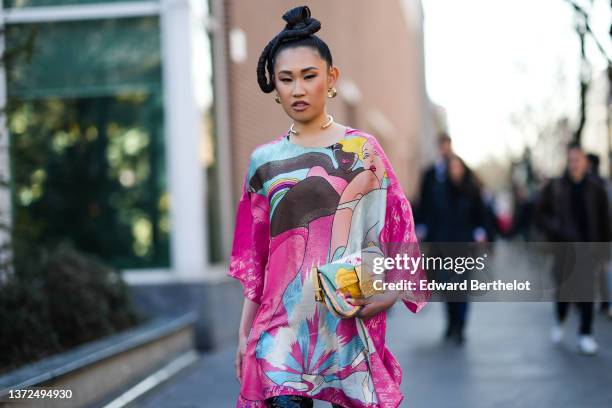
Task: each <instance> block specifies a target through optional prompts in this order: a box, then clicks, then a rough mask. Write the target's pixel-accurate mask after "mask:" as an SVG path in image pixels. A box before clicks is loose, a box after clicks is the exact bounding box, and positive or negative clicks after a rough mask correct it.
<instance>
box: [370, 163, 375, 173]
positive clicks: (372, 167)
mask: <svg viewBox="0 0 612 408" xmlns="http://www.w3.org/2000/svg"><path fill="white" fill-rule="evenodd" d="M370 170H372V171H373V172H374V173H376V166H374V165H372V166H370Z"/></svg>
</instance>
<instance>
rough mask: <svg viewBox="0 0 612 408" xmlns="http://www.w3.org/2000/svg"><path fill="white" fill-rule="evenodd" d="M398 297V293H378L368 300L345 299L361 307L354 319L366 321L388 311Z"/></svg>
mask: <svg viewBox="0 0 612 408" xmlns="http://www.w3.org/2000/svg"><path fill="white" fill-rule="evenodd" d="M398 296H399V293H398V292H392V291H390V292H386V293H379V294H376V295H373V296H370V297H369V298H364V299H353V298H350V297H347V298H346V301H347V302H348V303H350V304H352V305H355V306H363V307H362V308H361V310H359V312H358V313H357V315H356V317H359V318H361V319H368V318H370V317H372V316H374V315H376V314H378V313H380V312H384V311H385V310H387V309H389V308H390V307H391V306H393V304H394V303H395V301H396V300H397V298H398Z"/></svg>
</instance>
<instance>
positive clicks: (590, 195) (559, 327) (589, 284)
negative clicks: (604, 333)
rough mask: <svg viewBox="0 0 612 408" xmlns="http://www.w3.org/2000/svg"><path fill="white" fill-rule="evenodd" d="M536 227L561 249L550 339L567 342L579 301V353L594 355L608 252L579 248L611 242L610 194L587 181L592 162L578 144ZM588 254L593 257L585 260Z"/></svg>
mask: <svg viewBox="0 0 612 408" xmlns="http://www.w3.org/2000/svg"><path fill="white" fill-rule="evenodd" d="M537 224H538V226H539V227H540V228H541V229H542V230H543V232H544V233H545V234H546V237H547V239H548V240H549V241H551V242H555V243H559V244H555V250H554V260H553V266H552V267H553V270H552V274H553V278H554V281H555V284H556V289H557V290H556V303H555V311H556V323H555V325H554V326H553V328H552V331H551V339H552V341H553V342H554V343H560V342H561V341H562V339H563V334H564V326H563V324H564V322H565V320H566V317H567V314H568V309H569V305H570V301H572V300H579V301H577V302H575V304H576V306H577V307H578V309H579V311H580V328H579V340H578V349H579V351H580V352H582V353H584V354H595V353H597V351H598V344H597V342H596V341H595V339H594V338H593V307H594V304H593V297H594V290H595V289H594V286H595V285H594V281H595V271H596V270H597V268H598V266H600V265H601V262H604V259H605V256H606V255H607V248H606V251H598V249H599V248H600V247H601V245H596V244H593V245H591V246H585V245H580V243H585V242H608V241H610V218H609V213H608V198H607V195H606V192H605V190H604V188H603V187H602V185H601V183H600V182H598V181H597V180H595V179H594V178H593V177H590V176H589V175H588V162H587V157H586V154H585V152H584V151H583V149H582V148H581V147H580V145H579V144H577V143H570V144H569V145H568V149H567V168H566V170H565V172H564V174H563V175H562V176H561V177H559V178H555V179H553V180H551V181H550V182H549V183H548V184H547V185H546V186H545V187H544V189H543V191H542V194H541V195H540V199H539V202H538V205H537ZM576 243H579V244H578V245H576ZM586 251H592V252H593V253H590V252H589V254H585V252H586ZM574 255H577V258H573V256H574Z"/></svg>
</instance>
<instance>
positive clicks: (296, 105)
mask: <svg viewBox="0 0 612 408" xmlns="http://www.w3.org/2000/svg"><path fill="white" fill-rule="evenodd" d="M309 106H310V105H309V104H307V103H306V102H295V103H293V104H292V105H291V107H292V108H293V110H296V111H303V110H306V109H308V107H309Z"/></svg>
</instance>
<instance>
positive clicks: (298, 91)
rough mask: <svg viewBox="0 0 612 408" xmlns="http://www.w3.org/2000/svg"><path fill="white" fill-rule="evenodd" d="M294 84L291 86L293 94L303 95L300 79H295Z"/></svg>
mask: <svg viewBox="0 0 612 408" xmlns="http://www.w3.org/2000/svg"><path fill="white" fill-rule="evenodd" d="M294 84H295V85H294V86H293V95H294V96H298V95H303V94H304V87H303V86H302V81H300V80H296V81H295V82H294Z"/></svg>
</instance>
